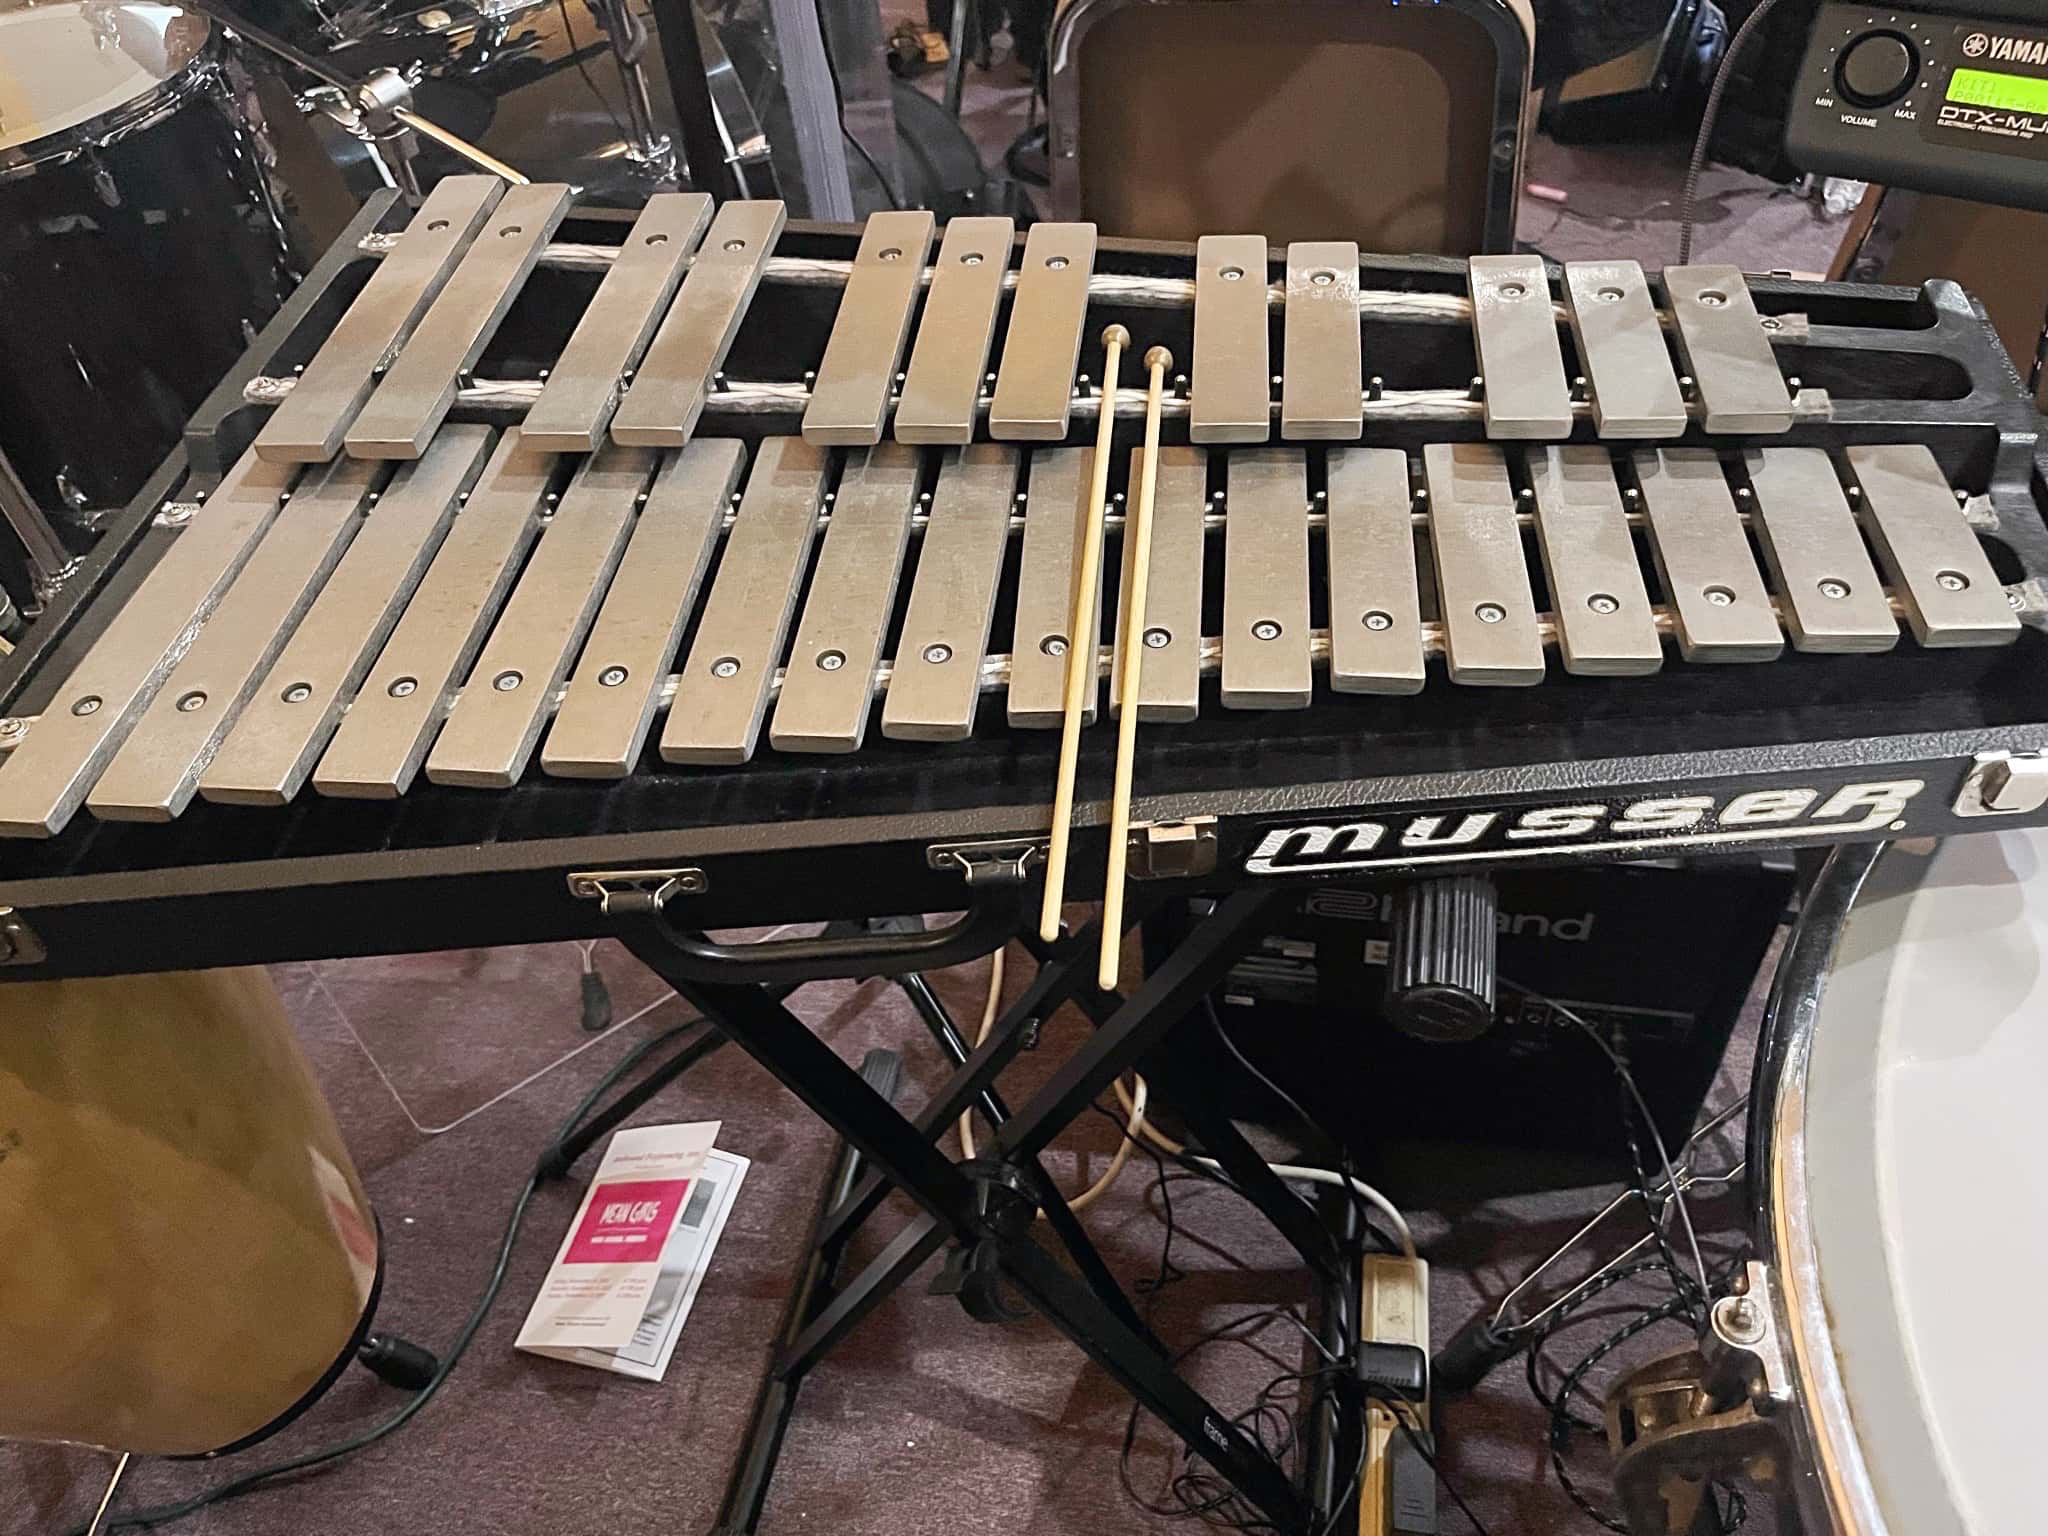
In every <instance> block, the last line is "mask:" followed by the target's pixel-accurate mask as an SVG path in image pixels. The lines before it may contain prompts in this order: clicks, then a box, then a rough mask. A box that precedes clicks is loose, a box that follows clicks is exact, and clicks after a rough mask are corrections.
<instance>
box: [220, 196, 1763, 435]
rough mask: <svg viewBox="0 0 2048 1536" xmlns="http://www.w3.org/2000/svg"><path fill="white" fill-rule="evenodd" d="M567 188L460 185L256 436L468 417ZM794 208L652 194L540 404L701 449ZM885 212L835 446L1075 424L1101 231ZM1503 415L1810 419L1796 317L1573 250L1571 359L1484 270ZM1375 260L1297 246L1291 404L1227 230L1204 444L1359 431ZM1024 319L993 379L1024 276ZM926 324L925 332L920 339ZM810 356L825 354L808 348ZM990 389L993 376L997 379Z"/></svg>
mask: <svg viewBox="0 0 2048 1536" xmlns="http://www.w3.org/2000/svg"><path fill="white" fill-rule="evenodd" d="M571 199H572V191H571V189H570V188H568V187H566V186H559V185H553V186H526V187H515V188H512V189H510V190H509V191H508V190H505V189H504V188H503V187H502V184H501V183H499V182H498V181H496V180H495V179H494V178H491V177H483V176H457V177H451V178H449V179H447V180H446V181H443V182H442V183H441V184H440V185H439V186H438V187H437V188H436V189H435V191H434V192H433V193H432V195H431V196H430V197H429V198H428V199H427V201H426V203H425V204H424V206H422V207H421V208H420V210H419V211H418V213H416V214H415V215H414V217H413V220H412V223H411V224H410V225H409V226H408V228H407V229H406V230H405V232H404V234H403V235H402V236H401V237H400V238H399V239H398V240H397V242H396V243H395V244H394V245H393V247H392V248H391V250H390V252H389V253H388V254H387V255H385V256H384V257H383V258H382V260H381V262H380V263H379V264H378V266H377V268H376V270H375V271H374V272H373V273H372V274H371V276H370V278H369V280H368V282H367V283H366V285H365V286H364V288H363V289H362V291H361V293H360V294H359V295H358V296H357V298H356V300H355V301H354V303H353V304H352V305H351V306H350V307H349V309H348V310H347V311H346V313H345V314H344V315H343V316H342V317H341V319H340V321H339V322H338V323H337V324H336V326H335V328H334V330H333V331H332V333H331V334H330V335H329V336H328V337H327V338H326V340H325V341H324V342H323V344H322V345H321V346H320V348H319V349H318V351H317V352H316V353H315V355H314V356H313V358H312V360H311V361H310V362H309V363H308V364H307V365H306V367H305V369H304V371H303V373H302V374H301V375H300V376H299V377H298V378H297V379H296V380H295V381H294V382H293V384H292V387H291V390H290V392H289V394H288V395H287V396H286V397H285V399H284V400H283V402H282V403H281V404H280V405H279V406H278V408H277V409H276V411H275V412H274V413H273V414H272V416H271V418H270V420H269V421H268V422H267V423H266V424H265V426H264V428H263V430H262V431H261V432H260V433H259V434H258V436H257V439H256V450H257V452H258V453H259V454H260V455H261V456H262V457H263V458H264V459H266V460H268V461H271V462H275V463H325V462H327V461H329V460H331V459H332V458H334V457H335V455H336V454H337V453H339V452H341V451H342V450H344V449H345V450H346V451H347V453H348V454H349V456H351V457H355V458H364V459H397V460H406V459H415V458H418V457H419V456H420V454H421V453H423V452H424V451H425V449H426V445H427V443H428V442H429V440H430V439H431V438H432V436H433V433H434V430H435V428H436V427H438V426H439V425H440V424H441V422H442V421H443V420H445V419H446V418H447V416H448V413H449V411H450V410H451V408H452V407H453V405H454V403H455V400H456V396H457V393H458V391H459V389H460V388H461V386H462V384H463V382H464V381H465V379H466V378H467V377H468V374H469V372H470V370H471V369H473V368H474V367H475V365H476V363H477V360H478V359H479V358H480V357H481V356H482V355H483V353H484V350H485V348H486V347H487V346H488V345H489V344H490V341H491V338H492V336H493V335H494V333H495V332H496V330H497V328H498V326H499V325H500V323H501V322H502V321H503V320H504V318H505V316H506V314H507V313H508V312H509V311H510V309H511V308H512V305H513V303H514V301H515V300H516V299H517V297H518V295H519V292H520V289H521V286H522V284H523V283H524V282H525V281H526V279H527V277H528V276H529V275H530V274H531V273H532V271H533V270H534V268H535V266H536V265H537V264H538V262H539V260H540V258H541V255H542V253H543V251H544V250H545V249H546V246H547V242H548V240H549V238H550V237H551V236H552V234H553V233H554V232H555V230H556V229H557V227H558V226H559V225H560V223H561V221H562V219H563V217H564V216H565V215H566V214H567V213H568V211H569V207H570V203H571ZM783 225H784V213H783V206H782V204H780V203H777V202H735V203H729V204H727V205H726V206H725V207H723V208H721V209H718V210H717V212H716V214H715V216H714V213H713V209H712V204H711V200H710V199H709V198H708V197H707V196H705V195H703V194H701V193H664V194H660V195H657V196H654V197H652V198H650V199H649V200H648V202H647V204H646V206H645V208H644V209H643V210H642V212H641V214H640V216H639V217H638V219H637V220H636V221H635V222H634V224H633V227H632V229H631V231H630V232H629V233H628V235H627V236H626V238H625V241H624V243H623V244H622V245H621V246H620V247H619V250H618V254H617V256H616V257H615V258H614V259H613V261H612V262H611V264H610V266H609V268H608V269H607V271H606V273H605V275H604V278H603V280H602V281H601V283H600V284H599V286H598V288H597V291H596V293H595V295H594V296H593V298H592V299H591V301H590V303H589V306H588V307H587V309H586V310H585V311H584V313H583V315H582V317H581V318H580V320H579V321H578V323H577V325H576V327H575V330H574V332H573V333H572V335H571V336H570V338H569V340H568V342H567V344H566V345H565V346H564V348H563V350H562V353H561V355H560V357H559V358H558V359H557V360H556V361H555V364H554V366H553V367H551V368H550V369H549V370H548V372H547V376H546V378H545V380H544V382H543V384H542V387H541V388H540V390H539V394H538V398H537V399H536V400H534V402H533V404H532V406H531V407H530V409H529V411H528V413H527V416H526V418H525V421H524V427H525V431H526V433H527V435H528V437H529V439H530V440H531V441H532V442H533V443H535V444H537V445H539V446H542V447H546V448H549V449H552V450H554V451H557V452H585V451H588V450H590V449H593V448H595V447H597V446H598V445H599V444H600V443H602V442H604V441H606V440H609V441H611V442H614V443H617V444H620V445H622V446H628V447H680V446H681V445H683V444H684V443H686V442H688V441H689V440H690V438H691V436H692V434H693V432H694V431H695V428H696V424H697V420H698V418H699V416H700V415H701V414H702V412H703V409H704V406H705V401H706V397H707V393H708V391H709V390H710V388H711V387H712V384H713V381H714V380H715V379H716V378H717V376H718V374H719V371H720V369H721V367H722V366H723V364H724V362H725V358H726V355H727V352H728V351H729V349H730V348H731V346H732V343H733V338H734V336H735V335H736V334H737V332H738V330H739V327H740V323H741V321H742V320H743V319H744V318H745V316H746V313H747V310H748V307H749V305H750V304H751V303H752V302H753V300H754V297H755V293H756V291H757V289H758V288H759V286H760V283H761V278H762V273H763V271H764V270H765V269H766V266H767V264H768V261H769V258H770V257H771V255H772V254H773V252H774V250H775V247H776V243H777V241H778V240H779V239H780V237H781V234H782V230H783ZM1015 233H1016V231H1015V226H1014V224H1013V223H1012V221H1011V220H1009V219H1004V218H961V219H954V220H952V221H951V222H950V223H948V224H947V225H946V227H945V232H944V238H943V239H938V248H937V252H936V255H934V252H933V243H934V240H935V239H937V237H938V231H937V229H936V227H935V224H934V221H933V218H932V215H931V214H930V213H927V212H921V211H913V212H889V213H878V214H875V215H874V216H873V217H871V218H870V219H869V220H868V221H867V224H866V227H865V228H864V230H863V231H862V234H861V238H860V243H859V247H858V249H857V250H856V252H855V254H854V256H853V259H852V262H851V264H850V268H849V271H848V275H847V279H846V283H845V287H844V290H843V292H842V296H841V299H840V303H839V308H838V311H837V314H836V317H835V319H834V322H833V325H832V329H831V332H830V335H829V337H828V339H827V342H826V345H825V348H824V352H823V355H822V356H821V357H819V358H817V359H816V367H815V369H814V370H812V371H811V383H810V386H809V391H808V399H807V401H806V402H805V408H804V415H803V429H802V430H803V435H804V437H805V438H806V439H808V440H809V441H811V442H813V443H819V444H827V445H837V446H870V445H873V444H876V443H879V442H881V441H882V440H883V438H884V436H885V435H892V436H893V437H894V439H895V440H896V441H898V442H902V443H916V444H965V443H968V442H971V441H973V440H974V439H975V438H976V436H977V435H979V428H980V426H981V424H982V423H983V422H984V421H985V422H986V429H987V432H986V435H987V436H988V437H990V438H993V439H996V440H998V441H1041V442H1042V441H1059V440H1061V439H1064V438H1065V437H1066V436H1067V432H1068V427H1069V423H1070V419H1071V416H1072V407H1073V400H1074V397H1075V390H1076V386H1077V370H1078V368H1079V366H1080V360H1081V356H1082V348H1083V344H1084V342H1085V340H1086V333H1087V326H1088V305H1089V279H1090V275H1091V273H1092V271H1093V268H1094V265H1095V258H1096V239H1095V229H1094V226H1093V225H1089V224H1061V223H1042V224H1035V225H1033V226H1032V227H1031V229H1030V230H1029V231H1028V233H1027V234H1026V236H1025V239H1024V242H1023V246H1022V251H1021V254H1020V255H1019V256H1018V267H1017V272H1016V274H1015V280H1014V284H1012V283H1011V282H1010V280H1009V278H1010V274H1009V264H1010V260H1011V256H1012V252H1013V248H1014V247H1015ZM1468 269H1469V283H1470V294H1471V304H1472V315H1473V345H1474V352H1475V355H1476V357H1477V359H1478V364H1479V375H1478V378H1477V379H1476V380H1475V385H1474V387H1475V389H1476V390H1477V391H1478V393H1479V397H1480V399H1481V401H1482V403H1483V413H1484V420H1485V425H1486V433H1487V435H1488V436H1489V437H1490V438H1495V439H1510V440H1538V441H1542V440H1563V439H1566V438H1569V437H1570V436H1571V434H1572V426H1573V421H1574V418H1575V414H1576V402H1577V401H1579V400H1580V399H1583V400H1585V401H1586V402H1588V405H1589V408H1590V412H1591V414H1592V417H1593V419H1594V422H1595V425H1596V429H1597V432H1598V434H1599V435H1600V436H1601V437H1603V438H1609V439H1669V438H1676V437H1679V436H1682V435H1683V434H1684V433H1685V432H1686V430H1687V428H1688V425H1689V423H1690V421H1691V420H1692V418H1693V416H1694V415H1695V414H1696V415H1697V416H1698V418H1699V420H1700V422H1701V424H1702V425H1703V426H1704V428H1705V430H1706V431H1708V432H1709V433H1715V434H1740V435H1747V436H1759V435H1762V436H1768V435H1774V434H1779V433H1783V432H1785V431H1786V430H1788V429H1789V428H1790V427H1791V425H1792V424H1793V421H1794V419H1795V414H1796V412H1795V404H1794V400H1793V397H1792V393H1791V390H1790V388H1789V386H1788V384H1787V381H1786V379H1785V377H1784V375H1783V373H1782V372H1781V371H1780V368H1779V365H1778V361H1777V357H1776V353H1775V350H1774V348H1773V345H1772V340H1771V336H1770V330H1769V328H1770V327H1773V326H1775V325H1776V324H1777V322H1776V321H1772V320H1767V319H1765V318H1764V317H1762V316H1761V315H1759V313H1758V312H1757V309H1756V305H1755V303H1754V301H1753V300H1752V298H1751V296H1750V293H1749V289H1748V287H1747V285H1746V284H1745V283H1744V281H1743V278H1742V274H1741V273H1740V272H1739V271H1737V270H1736V269H1735V268H1733V267H1674V268H1670V269H1668V270H1667V271H1666V272H1665V274H1664V284H1665V291H1666V296H1667V299H1668V302H1669V317H1670V336H1669V338H1668V340H1667V336H1666V328H1665V318H1664V316H1663V315H1662V314H1660V312H1659V310H1658V308H1657V306H1656V303H1655V300H1654V296H1653V294H1652V291H1651V288H1650V283H1649V280H1648V278H1647V277H1646V276H1645V274H1644V272H1643V270H1642V268H1641V267H1639V266H1638V265H1636V264H1635V263H1634V262H1627V261H1599V262H1573V263H1569V264H1567V266H1566V267H1565V269H1564V283H1563V287H1562V303H1563V307H1564V312H1565V315H1566V316H1567V318H1568V321H1569V328H1570V330H1571V333H1572V337H1573V344H1574V350H1575V352H1576V354H1577V357H1578V360H1579V367H1580V369H1581V370H1582V372H1580V373H1579V374H1578V375H1577V376H1576V377H1574V376H1573V375H1572V374H1571V372H1570V370H1569V369H1568V366H1567V362H1566V352H1565V348H1564V345H1563V339H1562V332H1561V329H1560V326H1559V324H1558V318H1557V316H1558V309H1557V303H1558V301H1557V299H1556V298H1555V297H1554V296H1553V294H1552V291H1551V282H1550V278H1549V275H1548V270H1547V268H1546V266H1545V264H1544V263H1543V261H1542V260H1541V259H1540V258H1537V257H1534V256H1480V257H1474V258H1473V259H1472V260H1471V261H1470V263H1469V264H1468ZM1358 272H1359V252H1358V247H1357V246H1356V245H1353V244H1350V243H1348V242H1339V241H1323V242H1300V243H1296V244H1294V245H1291V246H1289V247H1288V248H1287V252H1286V270H1285V277H1284V295H1285V297H1284V309H1283V320H1282V342H1281V354H1282V356H1281V358H1280V359H1279V360H1278V361H1279V362H1283V363H1284V365H1285V367H1284V374H1282V375H1280V376H1279V379H1278V390H1277V394H1278V398H1277V399H1275V393H1276V391H1275V382H1276V374H1275V364H1276V359H1274V358H1273V357H1272V356H1271V355H1270V354H1271V350H1272V346H1271V339H1270V325H1269V318H1268V316H1269V309H1270V304H1269V273H1268V247H1267V245H1266V242H1265V240H1264V239H1263V238H1262V237H1260V236H1257V235H1212V236H1207V237H1204V238H1203V239H1202V240H1200V241H1199V242H1197V244H1196V247H1195V257H1194V295H1195V299H1194V357H1193V360H1192V363H1191V365H1190V368H1189V374H1190V384H1189V400H1188V435H1189V438H1190V440H1191V441H1193V442H1196V443H1263V442H1267V441H1269V440H1271V438H1272V436H1273V434H1274V431H1275V429H1276V427H1277V430H1278V433H1279V436H1280V437H1281V438H1283V439H1287V440H1294V441H1303V440H1320V441H1357V440H1358V439H1359V438H1360V437H1361V436H1362V435H1363V432H1364V419H1365V406H1364V401H1365V396H1366V392H1367V391H1368V389H1369V387H1370V385H1369V378H1368V373H1367V364H1368V359H1366V357H1365V356H1364V354H1363V343H1362V336H1361V327H1360V323H1359V311H1358V302H1359V283H1358ZM1006 293H1007V294H1009V295H1010V298H1009V305H1010V309H1009V323H1008V326H1007V329H1006V330H1005V331H1004V333H1003V334H1004V340H1003V344H1002V347H1001V351H1000V358H999V360H998V362H997V365H996V367H995V369H994V370H993V371H992V372H991V371H989V362H990V357H991V353H992V352H994V351H995V350H996V335H997V329H998V320H999V318H1000V315H1001V312H1002V307H1003V302H1004V296H1005V294H1006ZM913 332H914V337H913ZM804 361H806V362H808V361H811V360H810V359H805V360H804ZM985 391H986V393H985Z"/></svg>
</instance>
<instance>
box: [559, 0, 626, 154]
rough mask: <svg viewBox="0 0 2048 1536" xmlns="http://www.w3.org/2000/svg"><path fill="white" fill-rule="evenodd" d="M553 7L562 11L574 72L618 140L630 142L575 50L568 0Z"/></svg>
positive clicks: (617, 115)
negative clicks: (592, 97) (602, 109)
mask: <svg viewBox="0 0 2048 1536" xmlns="http://www.w3.org/2000/svg"><path fill="white" fill-rule="evenodd" d="M555 9H556V10H558V11H560V12H561V13H562V35H563V37H564V38H566V39H567V40H568V43H569V62H570V63H571V64H574V65H575V66H576V73H577V74H579V75H581V76H582V77H583V83H584V84H585V85H587V86H589V87H590V94H591V95H593V96H595V97H596V98H597V104H598V105H599V106H600V107H603V108H604V115H605V116H606V117H608V118H610V119H611V120H612V131H613V132H614V133H616V134H617V135H618V136H619V142H620V143H622V144H624V143H629V142H631V135H630V134H628V133H627V132H626V125H625V124H624V123H622V122H620V121H619V114H618V113H616V112H614V111H613V110H612V104H611V101H610V99H609V98H608V97H607V96H606V95H605V93H604V92H603V91H601V90H599V89H598V88H597V81H596V80H595V79H594V78H593V77H592V75H591V73H590V71H589V70H588V69H587V68H585V67H584V63H583V55H582V54H581V53H580V52H578V51H577V47H576V27H575V24H574V23H573V22H571V21H570V20H569V0H555Z"/></svg>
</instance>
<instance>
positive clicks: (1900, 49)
mask: <svg viewBox="0 0 2048 1536" xmlns="http://www.w3.org/2000/svg"><path fill="white" fill-rule="evenodd" d="M1919 74H1920V55H1919V52H1918V51H1917V50H1916V49H1915V48H1914V47H1913V45H1912V44H1911V43H1910V42H1908V41H1907V40H1906V39H1905V38H1903V37H1901V36H1900V35H1899V34H1898V33H1896V32H1866V33H1864V34H1863V36H1861V37H1859V38H1857V39H1856V41H1855V42H1853V43H1851V44H1850V45H1849V49H1848V51H1847V52H1846V53H1844V54H1843V55H1842V62H1841V65H1840V67H1839V68H1838V69H1837V70H1836V71H1835V80H1836V83H1837V84H1838V85H1840V86H1841V88H1842V94H1843V95H1844V96H1846V97H1848V98H1849V99H1850V100H1851V101H1853V102H1855V103H1856V105H1857V106H1859V107H1883V106H1889V105H1890V104H1891V103H1892V102H1895V101H1897V100H1898V99H1899V98H1900V97H1901V96H1903V95H1905V94H1906V92H1907V91H1908V90H1910V89H1911V88H1912V85H1913V82H1914V80H1915V79H1917V78H1918V77H1919Z"/></svg>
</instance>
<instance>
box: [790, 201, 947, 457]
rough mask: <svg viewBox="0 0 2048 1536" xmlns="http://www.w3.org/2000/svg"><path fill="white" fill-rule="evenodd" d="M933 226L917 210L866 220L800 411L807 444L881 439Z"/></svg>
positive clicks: (862, 444)
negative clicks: (823, 351)
mask: <svg viewBox="0 0 2048 1536" xmlns="http://www.w3.org/2000/svg"><path fill="white" fill-rule="evenodd" d="M932 229H933V222H932V216H931V215H930V214H929V213H926V212H923V211H918V212H914V213H877V214H874V215H873V216H871V217H870V218H869V219H868V222H867V227H866V228H865V229H864V230H862V232H861V237H860V248H859V250H858V251H856V252H855V254H854V258H853V271H852V272H851V273H850V274H849V275H848V277H847V279H846V288H845V290H844V292H843V293H842V296H841V298H840V300H839V313H838V314H837V316H835V317H834V319H833V321H832V334H831V336H830V337H829V338H828V339H827V340H826V343H825V355H824V357H823V358H821V359H820V360H819V363H818V373H817V378H816V379H815V380H814V381H813V382H812V384H811V399H810V403H809V404H808V405H806V406H805V407H804V426H803V432H804V436H805V437H806V438H808V439H809V440H810V441H812V442H814V443H834V444H843V445H849V446H854V447H865V446H868V445H871V444H874V443H879V442H880V441H881V440H882V425H883V423H884V422H885V421H886V420H887V419H888V415H889V399H890V396H891V394H892V393H893V391H894V389H895V384H896V364H897V363H898V362H899V361H900V360H901V359H902V356H903V344H904V342H905V341H906V340H907V339H908V338H909V336H910V317H911V316H912V315H913V314H914V313H916V310H917V299H918V276H919V274H920V273H922V272H923V271H924V263H925V258H926V257H927V256H928V255H930V253H931V248H932Z"/></svg>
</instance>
